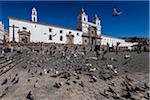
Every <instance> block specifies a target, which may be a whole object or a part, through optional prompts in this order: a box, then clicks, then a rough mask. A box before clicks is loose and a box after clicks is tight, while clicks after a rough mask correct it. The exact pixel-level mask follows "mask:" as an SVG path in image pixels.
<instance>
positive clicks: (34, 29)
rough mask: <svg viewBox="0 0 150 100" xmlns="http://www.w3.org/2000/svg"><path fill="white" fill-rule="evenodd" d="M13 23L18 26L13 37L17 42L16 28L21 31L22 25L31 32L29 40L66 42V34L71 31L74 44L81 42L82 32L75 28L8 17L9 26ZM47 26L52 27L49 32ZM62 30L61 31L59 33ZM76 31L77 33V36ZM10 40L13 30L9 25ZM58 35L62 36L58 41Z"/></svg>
mask: <svg viewBox="0 0 150 100" xmlns="http://www.w3.org/2000/svg"><path fill="white" fill-rule="evenodd" d="M12 25H15V26H17V27H19V28H16V29H15V39H16V41H17V42H19V35H18V30H20V31H22V30H23V27H26V28H27V29H26V31H30V33H31V40H30V41H31V42H45V43H52V42H53V43H63V44H66V43H67V38H66V35H68V34H69V32H71V34H72V35H74V44H82V32H81V31H77V30H71V29H65V28H61V27H56V26H51V25H45V24H40V23H36V22H30V21H24V20H19V19H15V18H9V26H12ZM49 28H51V29H52V32H49ZM60 30H62V33H60ZM77 33H79V35H78V36H77ZM9 34H10V37H9V38H10V41H12V37H13V30H12V27H9ZM49 35H52V40H49ZM60 36H62V37H63V40H62V41H60Z"/></svg>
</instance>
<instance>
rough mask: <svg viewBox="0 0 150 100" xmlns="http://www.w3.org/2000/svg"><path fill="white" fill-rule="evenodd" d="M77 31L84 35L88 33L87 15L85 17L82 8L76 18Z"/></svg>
mask: <svg viewBox="0 0 150 100" xmlns="http://www.w3.org/2000/svg"><path fill="white" fill-rule="evenodd" d="M77 25H78V26H77V29H78V30H81V31H82V32H84V33H88V15H86V13H85V11H84V9H83V8H82V9H81V11H80V13H79V15H78V18H77Z"/></svg>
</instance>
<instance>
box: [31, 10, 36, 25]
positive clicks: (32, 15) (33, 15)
mask: <svg viewBox="0 0 150 100" xmlns="http://www.w3.org/2000/svg"><path fill="white" fill-rule="evenodd" d="M31 20H32V22H37V10H36V9H35V8H33V9H32V14H31Z"/></svg>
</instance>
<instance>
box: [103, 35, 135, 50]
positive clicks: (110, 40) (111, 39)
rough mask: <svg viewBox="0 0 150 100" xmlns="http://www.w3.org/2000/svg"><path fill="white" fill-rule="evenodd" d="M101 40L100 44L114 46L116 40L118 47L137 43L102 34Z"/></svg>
mask: <svg viewBox="0 0 150 100" xmlns="http://www.w3.org/2000/svg"><path fill="white" fill-rule="evenodd" d="M101 38H102V40H101V44H102V45H107V43H108V44H109V46H110V47H111V46H116V45H117V42H119V43H120V44H119V46H120V47H131V46H133V45H135V44H137V43H130V42H125V40H124V39H120V38H115V37H110V36H105V35H102V36H101Z"/></svg>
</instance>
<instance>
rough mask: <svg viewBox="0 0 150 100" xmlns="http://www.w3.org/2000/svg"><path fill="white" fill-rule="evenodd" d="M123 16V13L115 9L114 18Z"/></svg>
mask: <svg viewBox="0 0 150 100" xmlns="http://www.w3.org/2000/svg"><path fill="white" fill-rule="evenodd" d="M121 14H122V12H120V11H117V9H116V8H114V10H113V16H120V15H121Z"/></svg>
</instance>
